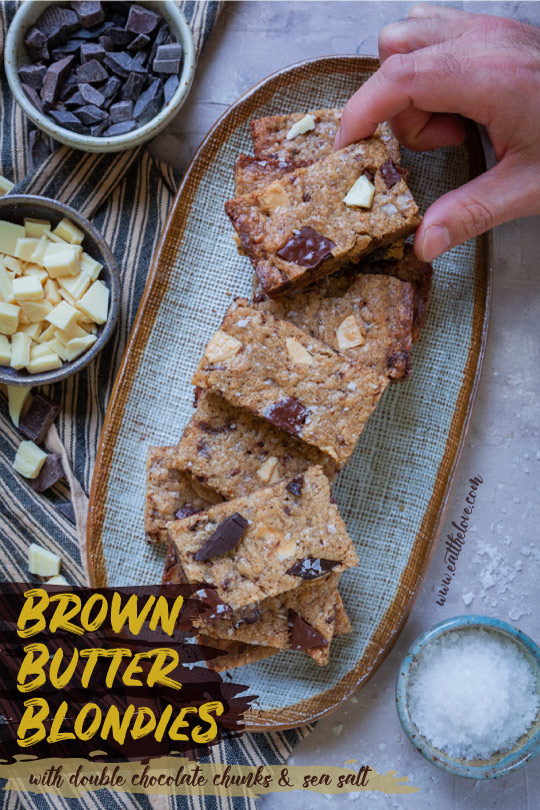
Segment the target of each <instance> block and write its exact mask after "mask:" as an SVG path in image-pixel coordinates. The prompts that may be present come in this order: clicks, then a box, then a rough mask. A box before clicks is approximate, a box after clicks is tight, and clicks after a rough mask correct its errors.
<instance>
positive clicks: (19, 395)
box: [7, 385, 32, 427]
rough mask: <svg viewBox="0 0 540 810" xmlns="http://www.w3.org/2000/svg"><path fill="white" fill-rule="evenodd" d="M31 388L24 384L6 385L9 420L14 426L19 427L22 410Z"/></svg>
mask: <svg viewBox="0 0 540 810" xmlns="http://www.w3.org/2000/svg"><path fill="white" fill-rule="evenodd" d="M31 390H32V389H31V388H28V387H27V386H25V385H8V386H7V392H8V407H9V415H10V417H11V421H12V422H13V424H14V425H15V427H19V421H20V419H21V413H22V410H23V408H24V406H25V404H26V401H27V400H28V397H29V396H30V391H31Z"/></svg>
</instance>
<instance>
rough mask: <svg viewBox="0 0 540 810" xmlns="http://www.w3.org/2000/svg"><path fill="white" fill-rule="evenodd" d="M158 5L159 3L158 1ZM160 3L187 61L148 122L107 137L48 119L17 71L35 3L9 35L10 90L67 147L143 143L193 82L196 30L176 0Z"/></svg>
mask: <svg viewBox="0 0 540 810" xmlns="http://www.w3.org/2000/svg"><path fill="white" fill-rule="evenodd" d="M147 1H148V0H147ZM142 2H143V3H144V2H145V0H142ZM51 4H52V3H51V2H49V3H48V4H47V5H51ZM44 5H45V3H44ZM156 5H158V4H157V3H156ZM159 5H161V6H165V11H166V14H168V15H170V18H171V19H172V20H173V21H174V23H175V25H176V26H177V31H176V33H178V32H179V34H180V40H181V44H182V46H183V48H184V64H183V67H182V72H181V74H180V76H179V83H178V87H177V89H176V92H175V93H174V95H173V97H172V98H171V100H170V101H169V102H168V103H167V104H165V105H164V106H163V107H162V109H161V110H160V111H159V113H158V114H157V115H155V116H154V117H153V118H151V119H150V121H147V122H146V124H143V125H142V126H141V127H137V128H136V129H133V130H131V132H127V133H125V134H124V135H113V136H110V137H105V138H104V137H101V136H95V135H81V134H80V133H77V132H72V131H71V130H69V129H65V128H64V127H62V126H60V125H59V124H56V123H55V121H54V120H53V119H52V118H49V117H48V116H47V115H45V114H44V113H40V112H39V110H38V109H37V108H36V107H34V105H33V104H32V103H31V102H30V101H29V99H28V98H27V97H26V95H25V93H24V91H23V89H22V85H21V81H20V78H19V74H18V72H17V65H18V59H17V51H18V47H17V46H18V44H19V42H20V41H21V28H22V27H23V25H24V23H25V22H26V21H27V19H28V17H29V16H31V15H33V13H34V3H30V2H28V3H22V4H21V5H20V6H19V8H18V9H17V11H16V12H15V15H14V17H13V19H12V21H11V24H10V26H9V28H8V32H7V35H6V40H5V46H4V67H5V71H6V76H7V80H8V83H9V86H10V89H11V92H12V93H13V95H14V97H15V100H16V101H17V103H18V104H19V106H20V107H21V108H22V109H23V111H24V113H25V114H26V115H27V116H28V118H30V120H31V121H33V123H34V124H35V125H36V126H37V127H38V128H39V129H40V130H42V131H43V132H45V133H46V134H47V135H49V136H50V137H51V138H54V139H55V140H57V141H60V142H61V143H63V144H65V145H66V146H71V147H73V148H75V149H80V150H81V151H87V152H120V151H123V150H124V149H129V148H132V147H134V146H137V145H139V144H140V143H143V142H144V141H146V140H148V139H149V138H151V137H152V136H153V135H156V134H157V133H158V132H159V131H160V130H161V129H163V128H164V127H165V126H166V125H167V123H168V122H169V120H170V119H171V118H172V117H174V115H176V113H177V112H178V110H179V109H180V107H181V106H182V104H183V103H184V101H185V99H186V98H187V95H188V93H189V91H190V89H191V85H192V83H193V75H194V72H195V64H196V59H195V44H194V40H193V33H192V31H191V28H190V26H189V24H188V22H187V20H186V17H185V15H184V13H183V11H182V10H181V9H180V8H179V7H178V6H177V4H176V3H175V2H174V0H161V3H159ZM168 22H169V23H170V22H171V20H168Z"/></svg>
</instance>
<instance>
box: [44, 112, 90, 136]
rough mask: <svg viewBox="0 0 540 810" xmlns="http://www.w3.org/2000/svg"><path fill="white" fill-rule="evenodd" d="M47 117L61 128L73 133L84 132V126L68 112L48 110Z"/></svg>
mask: <svg viewBox="0 0 540 810" xmlns="http://www.w3.org/2000/svg"><path fill="white" fill-rule="evenodd" d="M49 115H50V116H51V118H54V120H55V121H56V123H57V124H60V126H61V127H65V128H66V129H71V130H72V131H73V132H79V133H83V132H86V126H85V125H84V124H83V123H82V122H81V121H79V119H78V118H77V116H76V115H74V114H73V113H72V112H69V110H49Z"/></svg>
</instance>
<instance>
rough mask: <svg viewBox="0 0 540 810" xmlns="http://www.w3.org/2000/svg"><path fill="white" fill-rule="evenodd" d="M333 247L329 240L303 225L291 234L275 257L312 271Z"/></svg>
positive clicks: (327, 255)
mask: <svg viewBox="0 0 540 810" xmlns="http://www.w3.org/2000/svg"><path fill="white" fill-rule="evenodd" d="M334 247H335V244H334V242H332V240H331V239H327V238H326V236H323V235H322V234H320V233H318V231H315V230H314V229H313V228H310V227H309V226H308V225H304V227H303V228H301V229H300V230H299V231H296V232H293V234H292V236H290V237H289V239H288V240H287V241H286V242H285V244H284V245H283V247H281V248H280V249H279V250H278V252H277V255H278V256H280V257H281V258H282V259H285V261H287V262H294V264H300V265H302V267H307V268H308V269H309V270H313V269H314V268H315V267H318V266H319V265H320V264H321V262H323V261H324V260H325V259H327V258H328V257H329V256H330V255H331V253H332V248H334Z"/></svg>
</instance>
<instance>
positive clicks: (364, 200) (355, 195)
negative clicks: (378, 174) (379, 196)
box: [343, 174, 375, 208]
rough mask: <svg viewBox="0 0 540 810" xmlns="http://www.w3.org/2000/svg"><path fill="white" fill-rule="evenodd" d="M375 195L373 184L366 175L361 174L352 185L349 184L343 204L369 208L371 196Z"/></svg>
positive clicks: (371, 203) (371, 202) (371, 201)
mask: <svg viewBox="0 0 540 810" xmlns="http://www.w3.org/2000/svg"><path fill="white" fill-rule="evenodd" d="M374 195H375V186H374V185H373V183H372V182H371V181H370V180H368V179H367V177H366V175H365V174H363V175H361V176H360V177H359V178H358V180H357V181H356V183H355V184H354V186H351V188H350V189H349V191H348V192H347V194H346V195H345V197H344V198H343V202H344V203H345V205H348V206H354V207H356V208H371V206H372V205H373V197H374Z"/></svg>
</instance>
